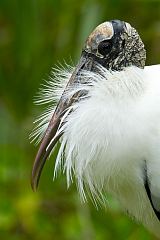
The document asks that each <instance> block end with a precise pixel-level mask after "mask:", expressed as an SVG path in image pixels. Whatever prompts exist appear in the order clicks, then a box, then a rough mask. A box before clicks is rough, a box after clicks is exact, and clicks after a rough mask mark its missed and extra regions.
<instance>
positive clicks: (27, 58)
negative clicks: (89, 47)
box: [0, 0, 160, 240]
mask: <svg viewBox="0 0 160 240" xmlns="http://www.w3.org/2000/svg"><path fill="white" fill-rule="evenodd" d="M110 19H121V20H125V21H128V22H129V23H131V25H133V26H134V27H135V28H136V29H137V30H138V31H139V33H140V35H141V37H142V39H143V41H144V43H145V45H146V49H147V64H157V63H160V0H146V1H145V0H137V1H135V0H134V1H129V0H128V1H122V0H110V1H109V0H108V1H107V0H106V1H105V0H101V1H100V0H99V1H98V0H97V1H96V0H93V1H90V0H81V1H73V0H68V1H67V0H39V1H38V0H37V1H36V0H21V1H18V0H17V1H16V0H10V1H9V0H0V239H7V240H8V239H12V240H25V239H31V240H32V239H34V240H43V239H46V240H51V239H60V240H61V239H64V240H80V239H84V240H90V239H91V240H92V239H93V240H94V239H95V240H104V239H119V240H121V239H123V240H124V239H127V240H135V239H146V240H150V239H156V238H155V237H153V236H152V235H151V234H150V233H148V232H147V230H145V229H144V228H143V227H142V226H140V225H137V224H136V223H134V222H133V221H132V220H131V219H129V218H128V217H126V216H125V215H124V214H122V213H121V211H120V209H119V207H118V205H117V204H116V202H114V201H112V208H109V209H106V210H104V209H99V210H96V209H95V208H94V207H93V205H92V203H91V202H90V201H89V202H88V203H87V204H81V202H80V200H79V196H78V194H77V191H76V187H75V186H74V185H73V186H71V187H70V189H69V190H67V188H66V180H65V176H63V175H61V176H60V175H59V176H58V179H56V180H55V181H54V182H53V181H52V176H53V168H54V156H52V157H51V158H50V161H48V162H47V165H46V167H45V169H44V172H43V175H42V178H41V182H40V187H39V189H38V192H37V193H33V192H32V190H31V187H30V173H31V167H32V163H33V159H34V157H35V154H36V151H37V147H35V146H34V145H33V144H32V145H31V144H30V142H29V139H28V135H29V133H30V131H31V129H32V127H33V125H32V122H33V120H34V119H35V117H36V116H37V115H38V114H40V112H41V110H42V108H41V107H36V106H34V104H33V98H34V96H35V95H36V93H37V90H38V88H39V86H40V84H41V83H42V82H43V79H47V78H48V74H49V73H50V71H51V68H52V66H54V65H55V64H57V62H62V63H63V61H64V60H65V61H66V62H69V63H70V59H71V58H72V59H73V62H74V63H76V62H77V61H78V57H79V55H80V51H81V47H82V46H83V43H84V40H85V39H86V37H87V36H88V34H89V33H90V32H91V31H92V29H93V28H94V27H95V26H96V25H98V24H99V23H101V22H103V21H106V20H110Z"/></svg>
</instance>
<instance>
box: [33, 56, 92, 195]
mask: <svg viewBox="0 0 160 240" xmlns="http://www.w3.org/2000/svg"><path fill="white" fill-rule="evenodd" d="M91 68H92V59H91V58H89V57H87V56H85V55H84V54H83V53H82V56H81V58H80V61H79V63H78V65H77V66H76V68H75V70H74V72H73V73H72V76H71V78H70V79H69V81H68V84H67V86H66V89H65V90H64V92H63V94H62V96H61V98H60V101H59V103H58V104H57V107H56V110H55V112H54V114H53V116H52V118H51V120H50V123H49V125H48V128H47V130H46V132H45V135H44V137H43V139H42V142H41V144H40V147H39V150H38V153H37V155H36V158H35V161H34V164H33V169H32V177H31V186H32V189H33V190H34V191H36V189H37V187H38V183H39V179H40V176H41V172H42V169H43V167H44V164H45V162H46V159H47V158H48V156H49V155H50V153H51V151H52V149H53V147H54V146H55V144H56V143H57V141H58V140H59V138H60V137H61V136H62V134H63V132H60V133H58V132H57V130H58V128H59V125H60V122H61V118H62V117H63V116H64V114H65V112H66V111H67V109H68V108H69V107H70V106H71V105H72V104H73V102H75V101H76V100H78V98H79V96H80V95H81V93H79V94H78V95H77V96H72V97H71V98H70V99H65V97H64V94H65V92H66V91H67V90H68V89H69V87H70V86H72V84H75V83H77V82H78V81H79V76H80V72H81V70H82V69H87V70H91Z"/></svg>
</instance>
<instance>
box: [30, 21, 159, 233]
mask: <svg viewBox="0 0 160 240" xmlns="http://www.w3.org/2000/svg"><path fill="white" fill-rule="evenodd" d="M145 62H146V50H145V47H144V43H143V41H142V40H141V38H140V36H139V34H138V32H137V30H136V29H135V28H133V27H132V26H131V25H130V24H129V23H127V22H125V21H122V20H110V21H106V22H103V23H101V24H100V25H98V26H97V27H96V28H95V29H94V30H93V31H92V32H91V34H90V35H89V36H88V38H87V40H86V41H85V44H84V46H83V48H82V52H81V56H80V59H79V61H78V64H77V65H76V66H75V67H71V66H69V65H67V64H66V65H65V67H64V66H62V67H57V68H55V69H53V73H52V76H51V78H50V80H49V81H48V83H47V84H45V86H44V87H42V89H41V90H40V94H39V95H38V97H37V100H36V102H37V103H39V104H46V103H47V104H49V107H48V108H47V109H46V111H45V112H44V113H43V114H42V115H41V116H40V117H39V118H38V119H37V120H36V123H37V125H36V127H35V129H34V131H33V133H32V134H31V137H32V138H33V139H36V140H37V142H38V143H39V142H40V147H39V150H38V153H37V155H36V158H35V161H34V164H33V169H32V176H31V186H32V188H33V190H34V191H36V190H37V187H38V183H39V179H40V176H41V173H42V169H43V167H44V165H45V163H46V159H47V158H49V157H50V155H51V154H52V152H53V151H54V147H55V146H56V144H57V143H58V142H60V147H59V151H58V154H57V157H56V161H55V168H54V177H56V175H57V173H58V171H63V172H64V173H65V174H66V181H67V185H68V186H70V184H71V183H72V182H73V181H76V184H77V189H78V192H79V194H80V197H81V198H82V200H84V201H85V200H86V199H87V198H88V195H89V196H91V198H92V199H93V200H94V201H95V202H96V203H97V202H98V203H100V202H105V200H104V196H105V194H107V193H108V194H111V195H112V196H113V198H115V199H117V200H118V201H119V204H120V205H121V207H122V209H123V210H124V212H126V213H127V214H128V215H129V216H130V217H131V218H133V219H135V220H136V221H137V222H138V223H142V224H143V225H144V226H145V227H146V228H147V229H148V230H149V231H150V232H152V233H153V234H155V236H157V237H158V238H160V184H159V182H160V65H158V64H157V65H150V66H145ZM46 85H47V86H46Z"/></svg>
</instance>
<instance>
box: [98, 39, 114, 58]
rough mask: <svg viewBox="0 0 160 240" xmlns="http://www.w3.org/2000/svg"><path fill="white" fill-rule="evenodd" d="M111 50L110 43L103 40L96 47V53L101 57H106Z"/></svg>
mask: <svg viewBox="0 0 160 240" xmlns="http://www.w3.org/2000/svg"><path fill="white" fill-rule="evenodd" d="M111 48H112V42H111V41H110V40H104V41H103V42H101V43H99V45H98V52H99V53H100V54H101V55H103V56H106V55H107V54H108V53H109V52H110V51H111Z"/></svg>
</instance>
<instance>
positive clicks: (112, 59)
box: [82, 20, 146, 71]
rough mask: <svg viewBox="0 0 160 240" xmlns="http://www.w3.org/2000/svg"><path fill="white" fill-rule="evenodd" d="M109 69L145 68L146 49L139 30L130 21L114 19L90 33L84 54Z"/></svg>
mask: <svg viewBox="0 0 160 240" xmlns="http://www.w3.org/2000/svg"><path fill="white" fill-rule="evenodd" d="M83 55H84V56H86V57H87V56H88V58H90V60H91V62H93V61H94V62H97V63H99V64H101V65H102V66H104V67H105V68H107V69H111V70H118V71H119V70H122V69H123V68H124V67H128V66H137V67H139V68H144V66H145V60H146V51H145V49H144V44H143V42H142V40H141V38H140V36H139V34H138V32H137V31H136V30H135V29H134V28H133V27H131V25H130V24H129V23H126V22H123V21H120V20H112V21H109V22H104V23H102V24H100V25H99V26H98V27H96V28H95V30H94V31H93V32H92V33H91V34H90V35H89V37H88V39H87V41H86V44H85V46H84V49H83V51H82V56H83Z"/></svg>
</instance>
